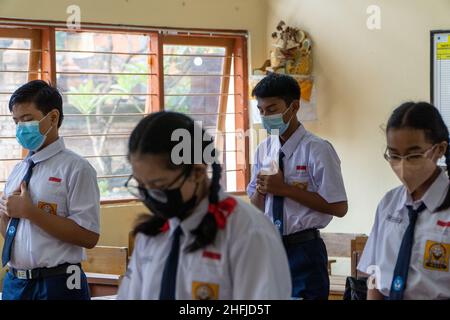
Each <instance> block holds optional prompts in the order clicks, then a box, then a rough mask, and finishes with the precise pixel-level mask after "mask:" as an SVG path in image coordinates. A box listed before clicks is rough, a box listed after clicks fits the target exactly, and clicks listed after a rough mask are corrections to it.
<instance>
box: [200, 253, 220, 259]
mask: <svg viewBox="0 0 450 320" xmlns="http://www.w3.org/2000/svg"><path fill="white" fill-rule="evenodd" d="M221 257H222V255H221V254H220V253H216V252H211V251H203V258H209V259H213V260H220V258H221Z"/></svg>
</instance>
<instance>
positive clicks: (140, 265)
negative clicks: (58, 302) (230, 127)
mask: <svg viewBox="0 0 450 320" xmlns="http://www.w3.org/2000/svg"><path fill="white" fill-rule="evenodd" d="M183 143H184V144H183ZM186 143H187V144H186ZM129 160H130V163H131V166H132V169H133V175H132V177H130V179H129V180H128V182H127V187H128V189H129V190H130V192H131V193H133V194H135V195H136V196H137V197H138V198H139V199H141V200H142V201H143V203H144V204H145V205H146V206H147V207H148V209H149V210H150V211H151V215H147V216H146V217H145V218H144V221H143V222H141V223H140V224H139V225H138V226H137V227H136V229H135V230H134V232H135V234H136V240H135V248H134V251H133V256H132V258H131V262H130V266H129V268H128V271H127V273H126V275H125V277H124V279H123V280H122V283H121V286H120V289H119V293H118V298H119V299H161V300H174V299H202V300H209V299H289V298H290V293H291V284H290V283H291V281H290V274H289V266H288V261H287V257H286V253H285V251H284V248H283V245H282V243H281V240H280V237H279V235H278V232H277V230H276V229H275V227H274V226H273V225H272V224H271V223H270V221H269V220H267V219H266V218H265V217H264V215H263V214H262V213H261V212H259V211H258V210H257V209H256V208H255V207H253V206H251V205H250V204H247V203H245V202H243V201H241V200H239V199H237V198H235V197H232V196H230V195H228V194H226V193H225V192H223V191H222V190H221V187H220V179H221V166H220V165H219V164H218V162H217V161H216V160H217V157H216V154H215V151H214V144H213V141H212V139H210V138H208V137H207V136H206V135H205V132H204V131H203V130H202V129H201V128H200V126H198V125H197V124H196V123H194V121H193V120H192V119H191V118H189V117H187V116H185V115H182V114H180V113H174V112H158V113H154V114H151V115H150V116H148V117H146V118H144V119H143V120H142V121H141V122H140V123H139V124H138V126H137V127H136V128H135V129H134V131H133V132H132V134H131V137H130V140H129ZM209 168H211V170H212V177H211V178H208V171H209Z"/></svg>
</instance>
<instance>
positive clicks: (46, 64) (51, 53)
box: [41, 27, 56, 85]
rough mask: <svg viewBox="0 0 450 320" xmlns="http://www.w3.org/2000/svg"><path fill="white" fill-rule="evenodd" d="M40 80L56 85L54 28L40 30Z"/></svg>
mask: <svg viewBox="0 0 450 320" xmlns="http://www.w3.org/2000/svg"><path fill="white" fill-rule="evenodd" d="M42 48H43V49H44V50H43V52H42V71H43V72H42V77H41V78H42V80H45V81H48V82H50V83H51V84H53V85H56V53H55V49H56V41H55V28H52V27H49V28H45V29H43V30H42Z"/></svg>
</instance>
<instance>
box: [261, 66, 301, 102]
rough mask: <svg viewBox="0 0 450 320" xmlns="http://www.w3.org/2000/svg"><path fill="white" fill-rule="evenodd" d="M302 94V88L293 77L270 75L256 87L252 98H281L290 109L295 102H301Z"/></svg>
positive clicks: (277, 74)
mask: <svg viewBox="0 0 450 320" xmlns="http://www.w3.org/2000/svg"><path fill="white" fill-rule="evenodd" d="M300 93H301V91H300V86H299V85H298V82H297V80H295V79H294V78H293V77H291V76H288V75H285V74H279V73H269V75H267V76H266V77H264V78H263V79H262V80H261V81H260V82H258V84H257V85H256V86H255V88H254V89H253V91H252V96H253V97H256V98H280V99H282V100H283V101H284V102H285V103H286V106H287V107H289V106H290V104H291V103H292V102H293V101H294V100H300Z"/></svg>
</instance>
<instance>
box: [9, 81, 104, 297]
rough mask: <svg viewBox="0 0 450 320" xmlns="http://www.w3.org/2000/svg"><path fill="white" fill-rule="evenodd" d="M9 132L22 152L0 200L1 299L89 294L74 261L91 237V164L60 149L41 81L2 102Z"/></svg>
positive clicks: (57, 106)
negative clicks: (13, 125)
mask: <svg viewBox="0 0 450 320" xmlns="http://www.w3.org/2000/svg"><path fill="white" fill-rule="evenodd" d="M9 110H10V111H11V113H12V117H13V120H14V121H15V123H16V126H17V127H16V137H17V140H18V141H19V143H20V144H21V145H22V147H23V148H25V149H27V150H29V154H28V156H27V157H26V158H25V159H24V160H23V161H22V162H20V163H19V164H17V165H16V167H15V168H14V169H13V171H12V173H11V175H10V176H9V178H8V181H7V183H6V185H5V190H4V193H3V195H2V196H1V197H0V233H1V234H2V236H3V238H4V239H5V241H4V244H3V249H2V266H3V267H4V266H6V265H7V266H8V269H9V271H8V273H7V275H6V277H5V279H4V281H3V292H2V298H3V299H4V300H43V299H45V300H47V299H63V300H69V299H75V300H81V299H82V300H84V299H89V298H90V295H89V289H88V284H87V280H86V276H85V274H84V273H83V271H82V270H81V266H80V263H81V261H82V260H83V258H84V256H85V254H84V249H83V248H92V247H94V246H95V245H96V244H97V241H98V238H99V203H100V201H99V200H100V199H99V198H100V196H99V189H98V185H97V177H96V172H95V170H94V168H92V166H91V165H90V164H89V163H88V162H87V161H86V160H85V159H83V158H82V157H81V156H79V155H77V154H75V153H73V152H71V151H69V150H67V149H66V148H65V146H64V142H63V139H62V138H60V137H59V135H58V130H59V127H60V126H61V123H62V120H63V110H62V97H61V95H60V94H59V92H58V90H57V89H56V88H53V87H51V86H50V85H49V84H47V83H46V82H44V81H41V80H35V81H31V82H29V83H27V84H25V85H23V86H22V87H20V88H19V89H17V90H16V91H15V92H14V93H13V95H12V96H11V99H10V101H9Z"/></svg>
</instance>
